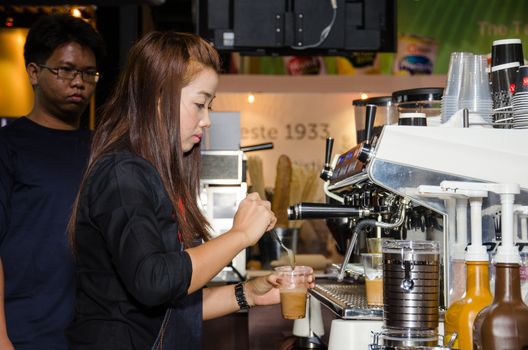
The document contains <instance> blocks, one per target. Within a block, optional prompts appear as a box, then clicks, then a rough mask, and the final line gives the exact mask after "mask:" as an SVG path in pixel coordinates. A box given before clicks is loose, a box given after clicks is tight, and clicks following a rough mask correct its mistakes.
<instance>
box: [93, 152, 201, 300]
mask: <svg viewBox="0 0 528 350" xmlns="http://www.w3.org/2000/svg"><path fill="white" fill-rule="evenodd" d="M90 182H91V184H90V188H91V191H90V193H89V197H90V216H91V218H92V220H93V222H94V223H95V224H96V226H98V227H99V229H100V230H101V232H102V235H103V237H104V239H105V240H106V245H107V247H108V251H109V253H110V254H111V257H112V263H113V264H114V266H115V268H116V270H117V273H118V275H119V276H120V278H121V279H122V280H123V282H124V284H125V286H126V288H127V290H128V291H129V292H130V293H131V294H132V295H133V296H134V298H136V299H137V300H138V301H139V302H140V303H142V304H144V305H147V306H155V305H161V304H163V303H167V302H175V301H177V300H178V299H180V298H182V297H184V296H186V295H187V289H188V288H189V285H190V281H191V275H192V264H191V259H190V257H189V255H188V254H187V253H186V252H184V251H182V250H181V249H174V250H172V251H168V250H167V248H166V247H165V246H164V244H163V239H162V234H163V232H162V230H167V229H169V230H171V231H173V232H169V234H174V235H177V234H178V232H177V224H176V223H175V222H174V221H172V219H171V218H170V216H168V215H167V213H171V212H172V206H171V207H170V208H169V209H168V211H167V202H168V200H165V201H161V200H160V195H161V194H162V193H164V192H163V187H161V188H160V186H161V180H160V178H159V175H158V173H157V172H156V171H155V170H154V168H153V167H152V166H150V164H148V163H147V162H146V161H144V160H141V161H140V160H138V159H137V158H133V159H128V160H124V161H123V160H122V161H119V162H112V164H110V165H109V166H108V167H107V168H106V169H103V171H102V172H99V174H95V176H92V181H90ZM163 203H165V204H163ZM169 203H170V202H169ZM167 216H168V217H167Z"/></svg>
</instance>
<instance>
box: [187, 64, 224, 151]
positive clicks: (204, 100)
mask: <svg viewBox="0 0 528 350" xmlns="http://www.w3.org/2000/svg"><path fill="white" fill-rule="evenodd" d="M217 85H218V75H217V74H216V72H215V71H214V70H212V69H211V68H205V69H203V70H201V71H200V72H199V73H198V74H197V75H196V76H195V77H194V79H193V80H192V81H191V82H190V83H189V84H188V85H187V86H185V87H184V88H183V89H182V91H181V104H180V136H181V145H182V150H183V152H189V151H190V150H191V149H192V148H193V147H194V145H196V144H199V143H200V141H201V140H202V135H203V128H208V127H209V126H210V125H211V120H210V119H209V109H210V108H211V103H212V102H213V99H214V98H215V93H216V87H217Z"/></svg>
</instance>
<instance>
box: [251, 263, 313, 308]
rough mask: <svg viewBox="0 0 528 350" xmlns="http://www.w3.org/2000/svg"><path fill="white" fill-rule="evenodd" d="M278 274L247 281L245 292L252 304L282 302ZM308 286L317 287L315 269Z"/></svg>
mask: <svg viewBox="0 0 528 350" xmlns="http://www.w3.org/2000/svg"><path fill="white" fill-rule="evenodd" d="M277 279H278V276H277V275H276V274H274V273H272V274H269V275H267V276H262V277H256V278H252V279H250V280H249V281H247V282H246V285H245V288H244V292H245V293H246V299H247V302H248V304H249V305H250V306H256V305H273V304H278V303H279V302H280V294H279V283H278V282H277ZM308 282H309V283H310V284H309V286H308V288H313V287H315V278H314V276H313V270H312V271H311V274H310V276H309V277H308Z"/></svg>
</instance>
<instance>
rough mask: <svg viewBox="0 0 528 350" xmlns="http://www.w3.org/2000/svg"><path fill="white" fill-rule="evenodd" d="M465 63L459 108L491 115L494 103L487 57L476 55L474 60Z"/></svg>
mask: <svg viewBox="0 0 528 350" xmlns="http://www.w3.org/2000/svg"><path fill="white" fill-rule="evenodd" d="M465 63H466V64H465V66H464V78H463V80H462V86H461V91H460V99H459V107H460V108H467V109H469V111H470V112H478V113H479V114H481V115H491V114H492V112H493V110H492V109H493V102H492V99H491V90H490V83H489V78H488V72H487V67H488V58H487V56H486V55H474V56H473V59H472V60H467V61H465Z"/></svg>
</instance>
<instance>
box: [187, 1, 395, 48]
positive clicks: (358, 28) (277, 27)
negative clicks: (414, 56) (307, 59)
mask: <svg viewBox="0 0 528 350" xmlns="http://www.w3.org/2000/svg"><path fill="white" fill-rule="evenodd" d="M196 20H197V23H196V27H197V31H198V34H199V35H200V36H202V37H203V38H205V39H207V40H208V41H210V42H211V43H213V45H214V46H215V47H216V48H217V49H218V50H219V51H237V52H240V53H241V54H246V55H340V54H347V53H350V52H361V51H363V52H378V51H380V52H394V51H395V50H396V33H397V28H396V0H199V1H198V6H197V8H196Z"/></svg>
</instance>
